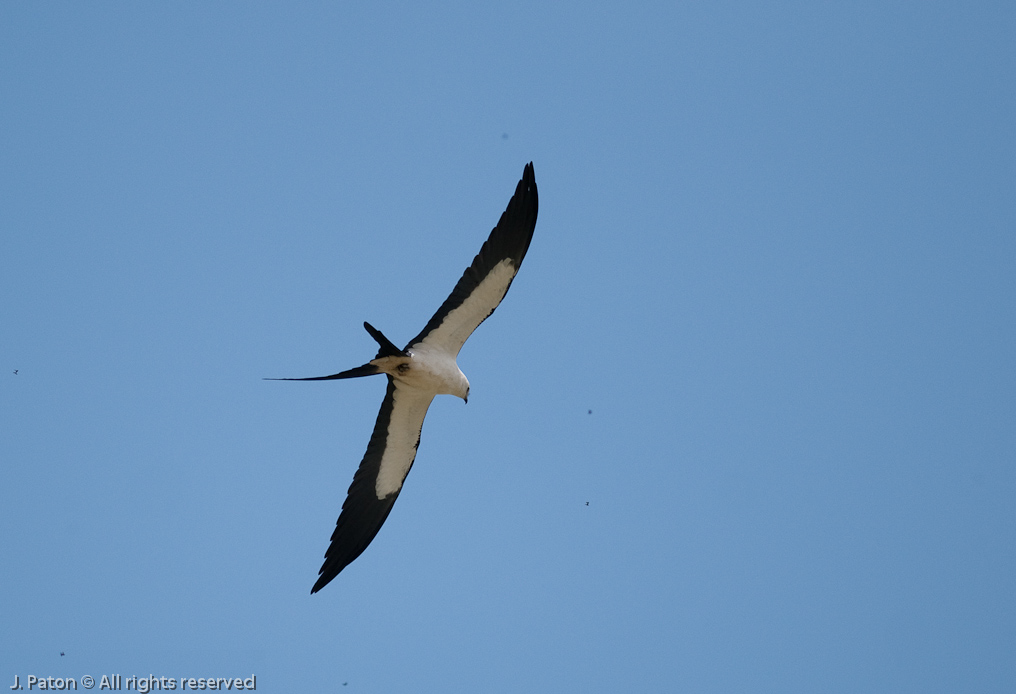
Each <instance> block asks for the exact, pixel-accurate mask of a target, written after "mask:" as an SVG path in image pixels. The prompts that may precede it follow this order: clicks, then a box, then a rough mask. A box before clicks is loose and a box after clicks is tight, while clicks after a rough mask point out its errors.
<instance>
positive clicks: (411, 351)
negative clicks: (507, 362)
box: [272, 162, 537, 593]
mask: <svg viewBox="0 0 1016 694" xmlns="http://www.w3.org/2000/svg"><path fill="white" fill-rule="evenodd" d="M536 212H537V194H536V179H535V177H534V175H533V164H532V162H530V163H529V164H528V165H527V166H526V167H525V169H524V170H523V172H522V180H521V181H519V184H518V186H516V188H515V195H513V196H512V199H511V200H510V201H509V202H508V208H507V209H506V210H505V211H504V214H502V215H501V219H500V221H499V222H498V223H497V226H496V227H494V230H493V231H491V232H490V236H489V237H488V238H487V241H486V242H485V243H484V244H483V247H482V248H480V252H479V253H478V254H477V255H476V257H475V258H473V264H472V265H470V266H469V267H468V268H466V271H465V272H464V273H463V274H462V277H461V279H459V281H458V284H456V285H455V289H453V290H452V293H451V294H450V295H449V296H448V298H447V299H445V302H444V303H443V304H441V308H439V309H438V310H437V313H435V314H434V316H433V317H432V318H431V319H430V320H429V321H428V322H427V325H426V326H424V328H423V331H422V332H421V333H420V334H419V335H417V336H416V337H414V338H413V339H412V340H410V341H409V344H408V345H406V347H405V349H399V348H397V347H396V346H395V345H394V344H392V343H391V341H390V340H389V339H388V338H387V337H385V336H384V335H382V334H381V331H380V330H377V329H376V328H374V326H372V325H370V324H369V323H364V324H363V327H364V328H366V329H367V332H368V333H370V336H371V337H373V338H374V339H375V340H376V341H377V343H378V344H379V345H380V349H379V350H378V353H377V356H376V357H374V358H373V359H372V360H370V361H369V362H367V363H366V364H364V365H363V366H358V367H356V368H355V369H350V370H349V371H343V372H341V373H337V374H333V375H331V376H317V377H315V378H285V379H272V380H283V381H325V380H331V379H336V378H356V377H358V376H371V375H373V374H380V373H383V374H385V375H386V376H387V377H388V392H387V393H386V394H385V399H384V402H382V403H381V411H380V412H379V413H378V415H377V422H376V423H375V424H374V433H373V434H371V437H370V443H368V444H367V452H366V453H364V455H363V460H362V461H361V462H360V467H359V469H358V470H357V471H356V474H355V475H354V476H353V483H352V484H351V485H350V486H349V492H348V493H347V496H346V500H345V502H343V504H342V512H341V513H340V514H339V519H338V521H336V523H335V531H334V532H333V533H332V540H331V545H330V546H329V547H328V551H327V552H325V562H324V564H323V565H322V566H321V570H320V571H319V572H318V574H319V578H318V580H317V583H315V584H314V587H313V588H311V591H310V592H311V593H316V592H318V591H319V590H321V589H322V588H324V587H325V586H326V585H327V584H328V582H329V581H331V580H332V579H333V578H335V577H336V576H337V575H338V573H339V572H340V571H342V569H344V568H345V567H346V566H348V565H349V564H350V563H351V562H352V561H353V560H354V559H356V558H357V557H358V556H360V554H361V553H362V552H363V550H365V549H367V545H369V544H370V542H371V540H373V539H374V536H375V535H377V532H378V530H380V529H381V525H382V524H384V522H385V519H386V518H388V514H389V512H391V510H392V506H393V505H394V504H395V500H396V499H398V498H399V492H400V491H401V490H402V483H403V482H404V481H405V479H406V475H408V474H409V469H410V468H411V467H413V460H415V459H416V448H417V446H419V445H420V430H421V429H422V427H423V418H424V416H425V415H426V414H427V408H428V407H430V403H431V401H432V400H433V399H434V396H435V395H440V394H442V393H443V394H447V395H456V396H458V397H460V398H462V399H463V400H466V398H468V397H469V381H468V380H466V377H465V375H464V374H463V373H462V371H460V370H459V367H458V365H457V364H456V363H455V358H456V357H457V356H458V354H459V350H460V349H462V345H463V343H465V341H466V339H467V338H468V337H469V336H470V335H471V334H472V332H473V331H474V330H476V328H477V326H479V325H480V323H482V322H483V321H484V320H486V319H487V316H489V315H490V314H492V313H493V312H494V309H495V308H497V306H498V304H500V303H501V299H503V298H504V296H505V294H506V293H507V292H508V287H510V286H511V284H512V280H513V279H514V278H515V274H516V273H517V272H518V271H519V266H520V265H521V264H522V259H523V258H525V257H526V250H528V248H529V242H530V241H531V240H532V238H533V230H534V229H535V228H536Z"/></svg>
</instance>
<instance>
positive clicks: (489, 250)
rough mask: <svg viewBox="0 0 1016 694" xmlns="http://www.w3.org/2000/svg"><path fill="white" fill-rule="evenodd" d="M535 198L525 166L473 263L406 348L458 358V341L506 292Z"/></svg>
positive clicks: (532, 220) (526, 238)
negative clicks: (436, 350)
mask: <svg viewBox="0 0 1016 694" xmlns="http://www.w3.org/2000/svg"><path fill="white" fill-rule="evenodd" d="M538 208H539V196H538V195H537V191H536V175H535V174H534V173H533V163H532V162H529V163H528V164H527V165H526V167H525V169H524V170H523V172H522V180H520V181H519V183H518V185H517V186H516V187H515V195H513V196H512V199H511V200H510V201H509V202H508V207H507V209H505V211H504V214H502V215H501V219H500V221H498V223H497V226H496V227H494V229H493V231H491V232H490V236H489V237H488V238H487V240H486V241H485V242H484V244H483V247H481V248H480V252H479V253H478V254H477V255H476V257H475V258H473V264H472V265H470V266H469V267H468V268H466V271H465V272H464V273H463V274H462V277H461V278H460V279H459V282H458V284H456V285H455V289H453V290H452V293H451V294H450V295H449V296H448V298H447V299H445V302H444V303H443V304H441V308H439V309H438V310H437V313H435V314H434V316H433V317H432V318H431V319H430V320H429V321H428V322H427V325H426V326H425V327H424V328H423V330H422V331H421V332H420V334H419V335H417V336H416V337H414V338H413V339H412V340H410V342H409V344H408V345H407V346H406V349H407V350H408V349H411V348H412V346H413V345H415V344H418V343H420V342H426V343H428V344H431V345H434V346H436V347H440V348H441V349H443V350H445V351H448V352H450V353H451V354H452V355H457V354H458V353H459V350H460V349H462V345H463V343H465V341H466V339H467V338H468V337H469V336H470V335H471V334H472V332H473V331H474V330H476V328H477V326H479V325H480V323H482V322H483V321H484V320H486V319H487V316H489V315H490V314H492V313H493V312H494V309H495V308H497V306H498V304H500V303H501V299H503V298H504V295H505V294H506V293H507V292H508V287H510V286H511V283H512V280H513V279H514V278H515V274H516V273H517V272H518V271H519V266H520V265H521V264H522V259H523V258H525V257H526V251H527V250H529V242H530V241H532V239H533V231H534V230H535V229H536V214H537V211H538Z"/></svg>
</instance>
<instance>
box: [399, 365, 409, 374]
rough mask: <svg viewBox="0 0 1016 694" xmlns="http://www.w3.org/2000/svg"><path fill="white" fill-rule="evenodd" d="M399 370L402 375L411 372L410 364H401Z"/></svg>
mask: <svg viewBox="0 0 1016 694" xmlns="http://www.w3.org/2000/svg"><path fill="white" fill-rule="evenodd" d="M397 368H398V371H399V373H400V374H404V373H406V372H407V371H409V364H399V365H398V367H397Z"/></svg>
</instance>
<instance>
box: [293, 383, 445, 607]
mask: <svg viewBox="0 0 1016 694" xmlns="http://www.w3.org/2000/svg"><path fill="white" fill-rule="evenodd" d="M433 399H434V396H433V395H426V394H420V393H419V392H417V391H414V390H410V389H407V388H399V386H398V384H397V383H396V382H395V379H393V378H392V377H391V376H388V392H387V393H386V394H385V399H384V402H382V403H381V411H380V412H378V415H377V422H375V424H374V433H373V434H371V437H370V443H368V444H367V452H366V453H364V455H363V460H362V461H360V467H359V468H358V469H357V471H356V474H355V475H353V483H352V484H351V485H350V486H349V492H348V493H347V495H346V500H345V501H344V502H343V504H342V512H341V513H340V514H339V519H338V520H337V521H336V522H335V531H334V532H333V533H332V542H331V545H329V547H328V551H327V552H325V562H324V564H322V565H321V570H320V571H319V572H318V573H319V574H320V576H319V577H318V580H317V583H315V584H314V587H313V588H311V591H310V592H311V593H316V592H318V591H319V590H321V589H322V588H324V587H325V586H326V585H328V582H329V581H331V580H332V579H333V578H335V577H336V576H338V574H339V572H340V571H342V570H343V569H344V568H346V566H348V565H349V564H350V562H352V561H353V560H354V559H356V558H357V557H358V556H360V554H362V553H363V550H365V549H367V545H369V544H370V542H371V540H373V539H374V536H375V535H377V532H378V530H380V529H381V526H382V525H384V522H385V520H386V519H387V518H388V514H389V513H390V512H391V510H392V506H394V505H395V500H396V499H398V498H399V492H400V491H401V490H402V483H403V481H404V480H405V479H406V475H408V474H409V469H410V468H411V467H412V466H413V461H414V460H415V459H416V447H417V446H419V444H420V431H421V429H422V427H423V418H424V417H425V416H426V414H427V408H428V407H430V403H431V400H433Z"/></svg>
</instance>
